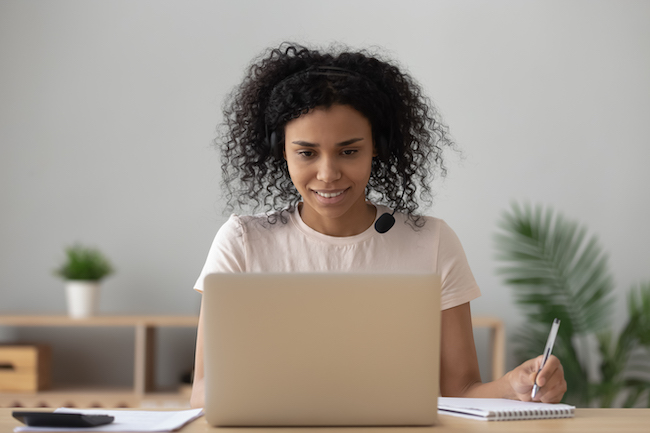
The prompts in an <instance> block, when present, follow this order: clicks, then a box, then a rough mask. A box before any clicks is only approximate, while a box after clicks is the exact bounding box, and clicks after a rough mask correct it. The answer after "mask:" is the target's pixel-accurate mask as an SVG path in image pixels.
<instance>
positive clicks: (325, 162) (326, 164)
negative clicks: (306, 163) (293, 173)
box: [316, 157, 341, 183]
mask: <svg viewBox="0 0 650 433" xmlns="http://www.w3.org/2000/svg"><path fill="white" fill-rule="evenodd" d="M340 178H341V170H340V168H339V166H338V163H337V162H336V160H335V158H331V157H323V158H321V160H320V161H319V162H318V172H317V173H316V179H318V180H319V181H321V182H324V183H332V182H335V181H337V180H339V179H340Z"/></svg>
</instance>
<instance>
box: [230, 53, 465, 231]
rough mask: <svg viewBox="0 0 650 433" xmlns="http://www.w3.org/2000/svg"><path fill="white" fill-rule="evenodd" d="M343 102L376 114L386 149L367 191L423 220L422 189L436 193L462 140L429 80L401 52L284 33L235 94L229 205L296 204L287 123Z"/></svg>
mask: <svg viewBox="0 0 650 433" xmlns="http://www.w3.org/2000/svg"><path fill="white" fill-rule="evenodd" d="M334 104H342V105H349V106H351V107H352V108H354V109H356V110H357V111H359V112H360V113H361V114H363V115H364V116H365V117H366V118H367V119H368V120H369V121H370V125H371V128H372V133H373V139H374V141H375V146H376V148H377V151H378V155H377V157H375V158H373V162H372V170H371V174H370V180H369V182H368V185H367V187H366V196H367V197H368V199H370V200H372V201H375V202H377V203H382V204H385V205H387V206H389V207H392V208H393V209H395V210H396V211H402V212H404V213H406V214H407V216H408V218H409V220H410V221H411V222H413V223H414V225H415V226H421V225H422V224H423V222H421V221H420V217H419V216H418V215H417V214H416V210H417V209H418V208H419V206H420V204H419V203H418V199H419V200H420V201H422V202H424V203H425V204H426V205H430V204H431V203H432V198H433V197H432V193H431V187H430V183H431V180H432V179H433V177H434V175H435V174H436V173H439V174H440V175H441V176H445V175H446V172H447V171H446V168H445V165H444V161H443V158H442V153H443V150H444V148H445V147H454V143H453V141H452V140H451V139H450V137H449V133H448V128H447V126H446V125H444V124H443V123H442V121H441V119H440V116H439V114H438V112H437V110H436V109H435V107H434V106H433V104H432V103H431V101H430V100H429V98H427V97H426V96H425V95H424V94H423V92H422V90H421V88H420V86H419V85H418V84H417V83H416V82H415V81H414V80H413V79H412V78H411V77H410V76H409V75H407V74H406V73H404V72H402V71H400V69H399V68H398V67H397V66H396V65H394V64H393V63H392V62H390V61H387V60H382V59H380V58H378V56H377V55H372V54H370V53H368V52H367V51H363V50H362V51H354V52H350V51H349V50H346V49H342V48H337V47H330V48H329V49H328V50H327V51H325V52H321V51H319V50H316V49H309V48H306V47H303V46H301V45H297V44H293V43H286V42H285V43H283V44H282V45H280V46H279V47H278V48H275V49H270V50H267V51H266V52H265V53H264V54H263V55H262V56H260V57H259V58H258V59H256V60H254V62H253V63H252V65H251V66H250V67H249V69H248V71H247V74H246V77H245V78H244V80H243V82H242V83H241V84H240V85H239V86H238V87H236V88H235V90H234V91H233V92H232V93H231V94H230V95H229V97H228V98H227V100H226V102H225V104H224V123H223V125H222V134H221V137H220V138H219V139H218V140H217V144H218V145H219V146H222V152H221V158H222V165H221V168H222V175H223V177H222V181H223V184H224V187H225V192H226V198H227V202H228V207H229V208H230V209H233V208H234V207H236V206H239V207H241V208H244V207H249V208H252V209H253V210H255V209H260V208H262V209H263V210H265V211H267V212H268V211H272V210H279V211H281V210H282V209H285V208H287V207H288V206H293V205H295V204H296V203H297V202H298V201H299V200H300V195H299V193H298V191H297V190H296V188H295V187H294V185H293V183H292V182H291V178H290V177H289V171H288V169H287V164H286V161H285V160H284V158H283V157H282V150H283V146H284V126H285V125H286V123H287V122H288V121H289V120H291V119H294V118H297V117H299V116H300V115H301V114H304V113H307V112H308V111H309V110H310V109H312V108H315V107H323V108H328V107H330V106H332V105H334ZM272 142H277V147H278V149H274V148H273V147H274V146H273V145H272ZM269 214H270V212H269ZM280 215H281V213H280ZM282 219H283V220H284V218H282ZM271 222H274V221H271Z"/></svg>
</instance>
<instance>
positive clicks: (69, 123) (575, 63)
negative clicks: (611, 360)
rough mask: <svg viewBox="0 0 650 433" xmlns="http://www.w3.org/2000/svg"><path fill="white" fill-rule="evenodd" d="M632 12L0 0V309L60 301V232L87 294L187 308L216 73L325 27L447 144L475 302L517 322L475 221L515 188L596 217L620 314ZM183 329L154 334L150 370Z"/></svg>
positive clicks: (179, 350)
mask: <svg viewBox="0 0 650 433" xmlns="http://www.w3.org/2000/svg"><path fill="white" fill-rule="evenodd" d="M648 22H650V3H649V2H645V1H598V0H596V1H593V0H589V1H571V2H565V1H548V0H547V1H490V2H486V1H400V2H395V1H371V0H365V1H351V0H344V1H340V0H337V1H329V2H305V1H288V0H281V1H278V0H274V1H229V2H226V1H110V2H108V1H86V0H62V1H52V2H46V1H25V0H1V1H0V206H1V207H2V212H1V213H0V215H1V216H0V218H1V219H0V313H2V314H7V313H44V314H63V313H64V312H65V302H64V296H63V295H64V292H63V288H62V283H61V281H59V280H58V279H57V278H55V277H54V276H53V275H52V273H51V270H52V269H53V268H54V267H55V266H56V265H57V264H58V262H59V261H60V260H61V259H62V249H63V247H64V246H65V245H67V244H70V243H72V242H75V241H79V242H84V243H88V244H91V245H95V246H98V247H100V248H101V249H103V250H104V251H105V252H106V253H107V254H108V256H109V257H111V258H112V259H113V261H114V263H115V265H116V267H117V269H118V272H117V274H116V275H115V276H114V277H112V278H110V279H108V280H107V281H106V282H105V285H104V292H103V294H102V301H101V311H102V312H103V313H106V314H138V313H151V314H196V313H197V311H198V306H199V301H200V299H199V298H200V296H199V295H198V294H196V293H194V292H193V291H192V285H193V283H194V280H195V278H196V277H197V275H198V273H199V270H200V269H201V266H202V264H203V261H204V259H205V255H206V253H207V250H208V248H209V245H210V242H211V241H212V238H213V236H214V233H215V232H216V230H217V229H218V227H219V226H220V225H221V224H222V223H223V221H224V220H225V216H224V215H222V213H221V209H222V203H221V201H220V198H219V194H218V191H219V168H218V155H217V153H216V151H215V150H214V149H213V148H211V140H212V138H213V136H214V132H215V128H216V125H217V124H218V123H219V121H220V107H221V103H222V100H223V96H224V94H226V93H227V92H228V91H229V90H230V89H231V88H232V86H233V85H235V84H236V83H237V82H238V80H239V79H240V78H241V76H242V73H243V68H244V67H245V66H246V65H247V64H248V62H249V61H250V59H251V58H252V57H253V56H255V55H257V54H258V53H259V52H260V51H261V50H262V49H264V48H266V47H268V46H273V45H277V44H278V43H279V42H281V41H283V40H295V41H298V42H303V43H317V44H326V43H328V42H331V41H336V40H339V41H344V42H346V43H348V44H350V45H351V46H353V47H368V46H380V47H383V49H384V52H386V53H388V54H389V55H390V56H392V57H394V58H396V59H397V60H398V61H399V62H400V63H402V64H403V65H405V66H406V67H407V68H408V69H409V70H410V72H411V73H412V74H413V75H414V76H415V77H416V78H417V79H418V80H419V81H420V82H421V83H422V84H423V86H424V87H425V89H426V90H427V92H429V94H430V95H431V96H432V98H433V99H434V101H435V102H436V104H437V105H438V106H439V108H440V109H441V111H442V113H443V116H444V117H445V119H446V121H447V123H448V124H449V125H450V127H451V131H452V134H453V135H454V137H455V139H456V141H457V142H458V143H459V145H460V146H461V148H462V149H463V151H464V155H465V157H464V159H460V158H458V157H457V156H455V155H449V169H450V171H449V176H448V177H447V179H446V180H444V181H442V182H436V184H435V189H436V191H437V198H436V204H435V206H434V208H433V209H431V210H430V211H429V213H430V214H432V215H435V216H438V217H441V218H444V219H445V220H447V221H448V222H449V223H450V225H451V226H452V227H453V228H454V229H455V230H456V232H457V233H458V235H459V236H460V238H461V240H462V242H463V244H464V246H465V249H466V252H467V255H468V257H469V260H470V263H471V265H472V267H473V270H474V273H475V276H476V278H477V280H478V282H479V284H480V286H481V287H482V290H483V297H482V298H480V299H479V300H477V301H476V302H474V303H473V307H472V308H473V311H474V312H475V313H480V314H498V315H500V316H501V317H503V319H504V320H505V322H506V324H507V327H508V331H509V332H512V331H513V330H514V329H515V328H516V327H517V325H518V324H520V323H521V316H520V314H519V313H518V310H517V308H516V307H515V306H514V305H513V303H512V297H511V292H510V291H509V289H508V288H506V287H504V286H503V285H502V283H501V281H500V279H499V278H498V277H497V276H496V275H495V272H494V271H495V267H496V263H495V261H494V246H493V240H492V237H493V234H494V233H495V230H496V222H497V220H498V219H499V215H500V212H501V211H502V210H504V209H506V208H507V207H508V206H509V203H510V202H511V201H512V200H529V201H531V202H533V203H543V204H547V205H551V206H553V207H555V208H556V209H558V210H561V211H562V212H563V213H564V214H565V215H567V216H569V217H571V218H574V219H577V220H580V221H582V222H584V223H585V224H587V226H588V227H589V228H590V230H591V232H592V233H597V234H598V235H599V236H600V239H601V241H602V244H603V246H604V247H605V248H606V249H607V250H608V251H609V253H610V258H611V266H612V270H613V272H614V274H615V276H616V279H617V284H618V287H619V289H618V290H619V292H618V298H617V302H618V304H617V311H618V312H619V313H620V314H619V315H618V317H617V319H616V323H617V324H618V325H619V326H620V324H621V323H622V320H623V316H624V305H623V301H624V298H625V295H626V293H627V291H628V288H629V286H630V285H631V284H632V283H634V282H638V281H640V280H647V279H649V278H650V272H649V271H648V267H647V265H648V256H649V251H650V247H649V245H650V230H648V227H647V216H648V214H649V211H650V201H649V200H648V193H647V192H646V190H647V185H648V184H649V183H650V175H649V174H648V170H647V165H648V161H650V150H649V147H650V146H648V144H650V143H649V142H650V129H649V128H648V127H647V123H648V119H649V118H650V80H648V77H650V26H648ZM48 332H49V333H50V335H48V338H51V339H54V340H57V339H59V340H60V341H59V345H60V346H61V347H65V348H67V349H68V350H66V351H61V352H60V357H61V358H65V359H63V360H60V361H59V363H60V368H61V372H60V373H59V374H60V378H59V379H60V380H62V381H65V380H72V377H73V376H74V375H80V376H81V377H88V378H91V377H96V376H97V375H96V373H94V370H92V368H94V367H91V366H97V365H99V366H101V365H104V366H105V365H110V364H109V363H108V361H105V358H107V357H108V356H111V354H113V353H116V352H117V353H124V356H123V357H122V358H120V360H119V362H117V363H116V365H121V366H123V367H124V369H126V370H128V369H130V368H131V367H130V356H131V355H130V354H128V351H129V350H131V346H130V345H131V342H130V341H129V338H131V335H130V334H127V335H121V334H119V333H118V334H114V333H109V332H106V333H102V334H100V335H99V338H97V335H96V334H92V335H87V333H85V332H82V331H78V332H76V333H74V334H70V339H75V340H76V341H85V342H87V343H88V347H89V348H90V347H92V350H91V351H90V352H92V353H85V352H84V351H82V350H80V349H78V348H77V349H75V348H74V347H75V346H74V344H72V343H71V342H69V341H61V340H62V337H60V333H58V332H56V331H55V330H51V331H48ZM0 337H2V338H5V339H10V338H18V339H23V340H25V339H30V338H43V334H42V333H40V334H39V333H33V332H32V333H30V332H26V331H20V332H18V331H16V330H13V329H6V328H5V329H2V328H0ZM193 338H194V336H193V335H192V334H191V333H183V332H169V333H167V335H166V336H164V339H166V340H165V341H163V345H164V347H165V348H166V358H165V359H164V360H163V363H162V367H161V373H160V378H161V379H160V380H161V381H162V382H163V384H165V383H173V381H174V380H175V378H176V375H177V374H178V373H180V372H181V371H183V369H186V368H188V362H191V360H190V361H188V360H187V359H188V357H191V350H192V345H193ZM93 344H94V346H93ZM97 346H99V347H97ZM170 352H171V353H170ZM79 360H84V362H76V361H79ZM509 362H510V363H511V364H512V362H513V361H512V359H511V358H510V361H509ZM70 366H73V367H70ZM88 369H90V370H88ZM87 370H88V371H87ZM84 375H85V376H84ZM123 376H124V374H121V375H120V374H119V372H118V373H115V374H112V373H106V374H104V375H103V376H102V378H101V379H99V380H104V381H108V382H119V381H124V380H126V381H127V382H128V380H130V377H127V378H126V379H124V377H123Z"/></svg>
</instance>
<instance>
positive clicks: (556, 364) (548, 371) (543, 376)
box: [535, 355, 564, 386]
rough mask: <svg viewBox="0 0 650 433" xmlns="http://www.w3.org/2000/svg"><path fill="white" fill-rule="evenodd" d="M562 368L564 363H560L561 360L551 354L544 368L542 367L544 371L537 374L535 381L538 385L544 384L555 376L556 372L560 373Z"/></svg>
mask: <svg viewBox="0 0 650 433" xmlns="http://www.w3.org/2000/svg"><path fill="white" fill-rule="evenodd" d="M561 368H562V364H561V363H560V360H559V359H557V357H555V356H554V355H551V356H550V357H549V358H548V359H547V360H546V364H544V368H542V371H540V372H539V374H538V375H537V378H536V379H535V383H536V384H537V385H538V386H544V385H546V383H547V382H548V381H549V379H550V378H551V377H553V376H554V375H555V374H557V373H558V370H559V369H561ZM562 376H564V373H563V372H562Z"/></svg>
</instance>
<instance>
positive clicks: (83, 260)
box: [54, 244, 114, 281]
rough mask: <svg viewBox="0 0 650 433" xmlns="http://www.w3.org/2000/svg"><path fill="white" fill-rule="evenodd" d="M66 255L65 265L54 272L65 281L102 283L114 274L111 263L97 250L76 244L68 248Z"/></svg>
mask: <svg viewBox="0 0 650 433" xmlns="http://www.w3.org/2000/svg"><path fill="white" fill-rule="evenodd" d="M65 254H66V259H65V261H64V262H63V264H62V265H61V266H60V267H58V268H57V269H55V270H54V273H55V274H56V275H58V276H60V277H61V278H63V279H65V280H85V281H100V280H102V279H103V278H105V277H107V276H109V275H111V274H112V273H113V272H114V270H113V266H112V265H111V263H110V262H109V261H108V259H106V257H104V255H103V254H102V253H101V252H100V251H99V250H97V249H94V248H89V247H84V246H82V245H78V244H76V245H72V246H70V247H67V248H66V249H65Z"/></svg>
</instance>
